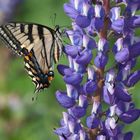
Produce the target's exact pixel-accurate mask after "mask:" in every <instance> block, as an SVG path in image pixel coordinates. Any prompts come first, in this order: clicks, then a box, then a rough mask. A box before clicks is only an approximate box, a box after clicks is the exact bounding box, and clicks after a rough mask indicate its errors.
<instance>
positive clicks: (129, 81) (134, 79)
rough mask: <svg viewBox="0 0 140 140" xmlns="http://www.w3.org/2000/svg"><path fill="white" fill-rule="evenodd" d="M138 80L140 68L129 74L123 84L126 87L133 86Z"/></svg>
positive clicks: (139, 78)
mask: <svg viewBox="0 0 140 140" xmlns="http://www.w3.org/2000/svg"><path fill="white" fill-rule="evenodd" d="M139 80H140V70H139V71H135V72H134V73H132V74H130V76H129V77H128V78H127V80H125V81H124V84H125V85H126V86H128V87H132V86H134V85H135V84H136V83H137V82H138V81H139Z"/></svg>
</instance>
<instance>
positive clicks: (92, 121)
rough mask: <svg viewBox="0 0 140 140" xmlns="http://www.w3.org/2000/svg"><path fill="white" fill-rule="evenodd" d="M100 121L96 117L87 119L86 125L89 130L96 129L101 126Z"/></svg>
mask: <svg viewBox="0 0 140 140" xmlns="http://www.w3.org/2000/svg"><path fill="white" fill-rule="evenodd" d="M99 123H100V120H99V118H97V117H95V116H94V115H92V116H89V117H87V120H86V124H87V127H88V128H91V129H94V128H97V127H98V126H99Z"/></svg>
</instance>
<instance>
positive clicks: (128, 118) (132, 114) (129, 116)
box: [119, 109, 140, 124]
mask: <svg viewBox="0 0 140 140" xmlns="http://www.w3.org/2000/svg"><path fill="white" fill-rule="evenodd" d="M139 116H140V110H138V109H132V110H128V111H127V112H125V113H123V114H121V115H120V116H119V118H120V119H121V120H122V121H123V122H125V123H127V124H129V123H132V122H134V121H136V120H137V119H138V118H139Z"/></svg>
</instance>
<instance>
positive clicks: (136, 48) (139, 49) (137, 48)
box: [130, 42, 140, 59]
mask: <svg viewBox="0 0 140 140" xmlns="http://www.w3.org/2000/svg"><path fill="white" fill-rule="evenodd" d="M139 55H140V42H138V43H135V44H134V45H132V46H130V58H131V59H132V58H135V57H138V56H139Z"/></svg>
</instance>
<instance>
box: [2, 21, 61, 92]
mask: <svg viewBox="0 0 140 140" xmlns="http://www.w3.org/2000/svg"><path fill="white" fill-rule="evenodd" d="M61 35H62V32H61V31H60V28H59V26H56V27H55V29H52V28H49V27H47V26H44V25H40V24H32V23H16V22H11V23H7V24H4V25H2V26H0V38H1V39H2V40H3V41H4V42H5V43H6V44H7V46H8V48H11V49H12V50H13V51H14V52H16V54H18V55H19V56H21V57H23V58H24V64H25V69H26V70H27V72H28V74H29V76H30V77H31V79H32V81H33V83H34V84H35V85H36V89H35V92H38V91H40V90H41V89H44V88H48V87H49V86H50V84H51V81H52V80H53V78H54V72H53V64H54V63H57V62H58V61H59V59H60V57H61V54H62V47H63V44H62V38H61Z"/></svg>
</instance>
